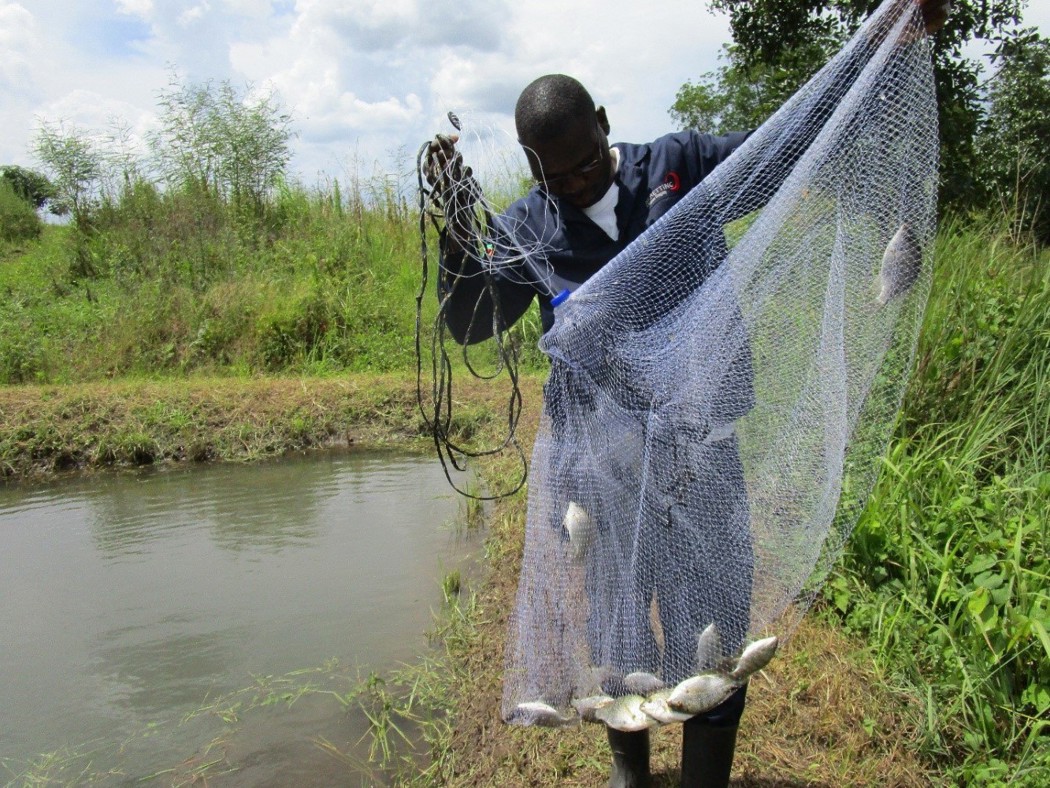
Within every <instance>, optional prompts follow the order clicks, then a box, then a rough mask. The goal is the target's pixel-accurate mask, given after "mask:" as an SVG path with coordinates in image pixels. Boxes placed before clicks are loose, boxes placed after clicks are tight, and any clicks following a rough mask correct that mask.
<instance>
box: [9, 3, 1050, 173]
mask: <svg viewBox="0 0 1050 788" xmlns="http://www.w3.org/2000/svg"><path fill="white" fill-rule="evenodd" d="M706 6H707V3H705V2H702V1H701V0H684V1H682V2H664V3H659V2H657V3H640V2H638V0H630V1H629V2H628V1H626V0H601V2H598V1H596V0H574V1H573V2H568V1H567V0H17V2H12V1H11V0H0V164H21V165H23V166H30V167H38V166H39V165H38V163H37V162H36V161H35V160H34V159H33V156H32V154H31V152H30V146H31V140H32V138H33V135H34V132H35V130H36V128H38V125H39V123H40V122H41V121H42V120H43V121H48V122H51V123H56V122H59V121H62V122H64V123H65V124H67V126H68V125H71V126H73V127H76V128H79V129H84V130H89V131H100V132H101V131H105V130H107V129H110V128H112V127H113V125H114V122H115V121H119V123H120V124H122V125H125V126H126V127H127V128H128V129H129V130H130V132H131V135H132V140H133V142H137V143H138V144H139V145H144V143H143V140H144V139H145V138H146V135H147V134H148V132H149V130H150V129H151V128H154V127H155V124H156V119H157V106H156V101H157V93H158V91H160V90H162V89H164V88H165V87H166V86H167V85H168V84H169V82H170V80H171V78H172V74H173V73H174V74H177V75H178V78H179V79H180V80H182V81H183V82H190V83H197V82H205V81H208V80H214V81H221V80H230V82H231V83H232V84H233V85H234V86H236V87H238V88H239V89H245V90H247V88H248V87H249V86H250V87H252V88H253V89H255V90H269V89H273V90H276V92H277V93H278V95H279V96H280V98H281V100H282V102H283V104H284V106H285V107H286V108H287V109H288V110H289V111H290V112H291V115H292V119H293V121H292V128H293V129H294V131H295V137H294V138H293V140H292V151H293V158H292V161H291V164H290V169H291V171H292V173H293V174H294V175H295V176H296V177H298V178H299V179H300V180H301V181H303V182H304V183H305V184H307V185H310V184H313V183H320V182H323V181H325V180H326V179H330V178H345V177H347V176H348V175H352V174H354V173H358V174H360V173H362V172H364V173H366V174H367V173H370V172H397V173H401V174H406V173H409V172H410V171H411V170H412V167H413V162H414V157H415V152H416V150H417V149H418V148H419V146H420V145H421V144H422V142H424V141H425V140H427V139H428V138H430V137H431V136H433V134H434V133H436V132H439V131H443V132H450V131H452V128H451V126H450V124H449V121H448V120H447V117H446V113H447V112H448V111H449V110H453V111H455V112H456V113H457V114H458V115H459V116H460V117H461V119H462V120H463V123H464V132H465V133H468V132H472V133H480V132H479V130H484V133H485V134H488V135H489V136H490V137H491V138H492V139H494V140H496V141H497V142H496V143H494V145H495V146H496V147H500V146H503V147H505V148H506V149H508V150H512V149H513V148H514V146H513V119H512V113H513V108H514V102H515V100H516V99H517V96H518V93H519V92H520V91H521V89H522V88H523V87H524V86H525V85H526V84H528V83H529V82H530V81H531V80H532V79H534V78H535V77H537V76H540V75H542V74H546V73H552V72H561V73H566V74H570V75H572V76H575V77H576V78H578V79H579V80H580V81H581V82H583V83H584V85H586V86H587V87H588V89H589V90H590V92H591V94H592V96H593V97H594V99H595V101H596V102H597V103H599V104H602V105H604V106H605V107H606V109H607V110H608V113H609V120H610V122H611V124H612V133H611V136H612V138H613V139H614V140H624V141H630V142H645V141H648V140H651V139H653V138H655V137H657V136H659V135H660V134H663V133H665V132H667V131H671V130H673V128H674V125H673V122H672V120H671V118H670V116H669V114H668V109H669V108H670V106H671V104H672V103H673V101H674V97H675V93H676V91H677V90H678V88H679V87H680V86H681V85H682V84H683V83H684V82H686V81H687V80H696V79H697V78H699V77H700V76H701V75H702V74H704V73H705V72H708V71H712V70H714V69H715V68H716V67H717V66H718V59H717V58H718V53H719V50H720V48H721V46H722V44H724V43H726V42H728V41H729V26H728V22H727V20H726V19H725V18H724V17H722V16H719V15H715V14H712V13H711V12H709V11H708V10H707V8H706ZM643 7H644V10H643ZM1025 22H1026V23H1027V24H1034V25H1037V26H1038V27H1039V28H1040V29H1041V31H1042V32H1043V34H1044V35H1050V3H1048V2H1046V0H1034V1H1033V2H1031V3H1030V4H1029V9H1028V11H1027V12H1026V17H1025ZM523 161H524V160H523V159H522V161H521V163H522V164H523ZM512 166H514V163H513V162H512Z"/></svg>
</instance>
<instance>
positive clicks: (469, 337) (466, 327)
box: [439, 131, 750, 344]
mask: <svg viewBox="0 0 1050 788" xmlns="http://www.w3.org/2000/svg"><path fill="white" fill-rule="evenodd" d="M749 134H750V132H734V133H730V134H726V135H722V136H716V135H713V134H702V133H700V132H697V131H682V132H677V133H674V134H667V135H665V136H663V137H660V138H659V139H657V140H655V141H653V142H650V143H648V144H645V145H635V144H631V143H617V144H615V145H613V146H612V147H615V148H616V149H617V150H618V151H619V154H620V163H619V167H618V168H617V171H616V183H617V184H618V185H619V187H620V193H619V199H618V200H617V203H616V224H617V227H618V228H619V231H620V237H619V239H618V240H615V241H614V240H613V239H612V238H610V237H609V236H608V235H607V234H606V233H605V231H604V230H602V229H601V228H600V227H598V225H596V224H595V223H594V222H593V221H591V219H590V218H589V217H588V216H587V215H586V214H585V213H584V212H583V211H582V210H581V209H579V208H577V207H575V206H573V205H571V204H569V203H568V202H565V201H563V200H560V199H558V198H557V197H554V196H552V195H549V194H547V192H546V191H545V190H544V189H543V186H542V185H539V186H534V187H533V188H532V190H531V191H529V193H528V194H527V195H526V196H525V197H523V198H522V199H520V200H518V201H517V202H515V203H513V204H512V205H511V206H510V207H509V208H508V209H507V211H506V213H505V214H504V215H503V216H498V217H495V218H494V223H495V225H496V226H495V227H494V228H492V229H493V230H494V231H495V233H496V234H497V235H498V236H499V241H500V242H499V243H498V244H496V247H497V248H512V249H520V250H528V249H541V250H543V251H542V256H543V259H533V260H531V261H529V262H524V261H521V260H518V259H514V260H513V261H512V262H509V264H507V265H500V262H501V261H500V260H499V259H496V260H495V263H496V264H495V265H494V266H493V269H492V274H493V279H494V281H495V283H496V288H497V291H498V294H499V305H500V317H501V321H499V322H500V327H501V328H507V327H509V326H511V325H513V324H514V322H515V321H516V320H518V318H520V317H521V316H522V315H523V314H525V311H526V310H527V309H528V308H529V305H530V304H531V303H532V299H533V298H538V299H539V304H540V315H541V318H542V322H543V330H544V332H546V331H548V330H549V329H550V328H551V326H553V325H554V308H553V307H552V306H551V298H552V296H554V295H555V294H557V293H559V292H561V291H562V290H565V289H568V290H570V291H571V290H575V289H576V288H577V287H579V286H580V285H581V284H583V283H584V282H585V281H587V280H588V279H589V278H590V277H591V276H593V275H594V274H595V273H596V272H597V271H598V270H599V269H600V268H601V267H602V266H604V265H605V264H606V263H608V262H609V261H610V260H612V259H613V258H614V257H615V256H616V255H617V254H619V253H620V252H622V251H623V250H624V249H625V248H626V247H627V245H628V244H630V243H631V242H632V241H633V240H634V239H635V238H637V237H638V236H639V235H641V234H642V232H643V231H645V230H646V229H647V228H648V227H649V226H650V225H652V224H653V223H654V222H655V221H656V220H657V219H659V218H660V217H661V216H663V215H664V214H665V213H667V211H668V210H670V208H671V207H672V206H673V205H675V204H676V203H677V202H678V201H679V200H680V199H682V197H684V196H685V195H686V194H688V193H689V191H690V190H691V189H692V188H693V187H694V186H696V185H697V184H698V183H700V181H702V180H703V179H704V178H706V177H707V176H708V175H710V174H711V171H712V170H714V168H715V167H716V166H718V164H720V163H721V162H722V161H724V160H725V159H726V158H728V157H729V155H730V154H731V153H732V152H733V151H734V150H736V149H737V148H738V147H740V145H741V144H742V143H743V142H744V140H746V139H747V137H748V135H749ZM537 254H540V253H539V252H538V253H537ZM457 273H461V274H463V276H462V277H461V278H459V280H458V281H457V282H456V283H455V288H454V290H453V291H452V294H451V296H450V299H449V303H448V305H447V308H446V311H445V322H446V325H447V326H448V328H449V331H450V333H451V334H452V336H453V338H454V339H455V340H456V341H457V342H459V343H460V344H473V343H475V342H480V341H482V340H484V339H487V338H489V337H491V336H492V334H493V328H494V321H493V317H492V304H491V300H490V299H489V297H488V295H487V293H486V292H485V289H484V281H483V279H482V277H481V276H477V274H479V273H480V265H479V264H478V262H477V261H476V260H472V259H469V258H468V259H465V260H463V261H460V260H458V259H450V260H447V261H446V260H445V259H442V261H441V280H440V283H439V293H440V294H441V296H442V297H444V295H445V294H446V293H448V292H449V290H450V288H451V286H452V283H453V281H454V280H455V275H456V274H457Z"/></svg>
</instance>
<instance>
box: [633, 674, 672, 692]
mask: <svg viewBox="0 0 1050 788" xmlns="http://www.w3.org/2000/svg"><path fill="white" fill-rule="evenodd" d="M623 684H624V686H625V687H627V689H628V691H630V692H635V693H637V694H639V695H648V694H649V693H650V692H655V691H656V690H659V689H663V688H664V687H665V686H666V685H665V684H664V683H663V681H661V680H660V679H658V678H657V677H656V676H654V675H653V674H652V673H645V672H644V671H641V670H638V671H635V672H634V673H628V674H627V675H626V676H624V677H623Z"/></svg>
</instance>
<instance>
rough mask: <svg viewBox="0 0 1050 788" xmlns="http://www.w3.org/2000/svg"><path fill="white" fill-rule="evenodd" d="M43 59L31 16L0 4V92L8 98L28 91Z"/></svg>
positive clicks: (27, 12)
mask: <svg viewBox="0 0 1050 788" xmlns="http://www.w3.org/2000/svg"><path fill="white" fill-rule="evenodd" d="M42 55H43V46H42V44H41V41H40V34H39V29H38V25H37V22H36V19H35V18H34V17H33V15H32V14H31V13H29V11H27V10H26V9H25V8H24V7H23V6H21V5H19V4H18V3H2V4H0V91H3V93H5V94H11V95H14V94H24V93H26V92H27V91H29V90H30V89H31V87H32V85H33V83H34V81H35V79H34V75H35V71H36V68H35V66H36V65H37V64H39V63H40V62H42V61H41V59H40V58H41V57H42Z"/></svg>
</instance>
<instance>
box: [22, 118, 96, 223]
mask: <svg viewBox="0 0 1050 788" xmlns="http://www.w3.org/2000/svg"><path fill="white" fill-rule="evenodd" d="M33 152H34V153H35V154H36V157H37V159H39V161H40V163H41V164H43V165H44V167H45V169H47V170H48V171H49V172H50V173H51V182H52V184H54V187H55V193H56V196H55V199H54V200H53V201H52V205H51V210H52V211H53V212H54V213H57V214H62V213H66V212H67V211H68V212H71V213H72V214H73V220H74V221H77V222H79V221H80V220H81V219H82V218H83V217H84V216H85V212H86V211H87V209H88V207H89V205H90V203H91V200H92V199H93V197H94V196H95V192H96V191H97V189H98V185H99V179H100V178H101V176H102V172H103V161H104V156H103V153H102V151H101V150H100V149H99V147H98V145H97V144H95V142H94V141H93V140H92V139H91V138H90V137H89V136H88V134H87V133H85V132H84V131H82V130H81V129H78V128H76V127H75V126H67V125H66V124H64V123H49V122H47V121H45V122H42V123H41V124H40V128H39V129H38V130H37V133H36V137H35V138H34V141H33Z"/></svg>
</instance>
